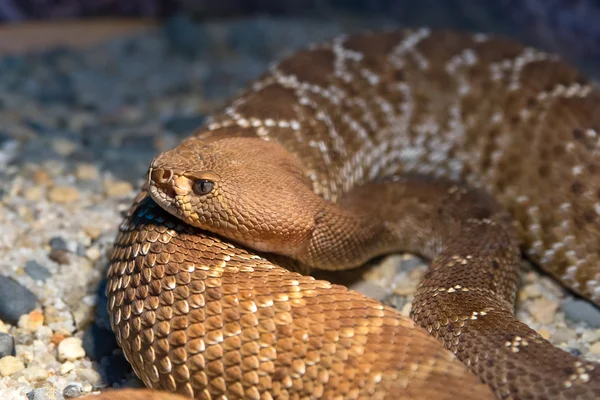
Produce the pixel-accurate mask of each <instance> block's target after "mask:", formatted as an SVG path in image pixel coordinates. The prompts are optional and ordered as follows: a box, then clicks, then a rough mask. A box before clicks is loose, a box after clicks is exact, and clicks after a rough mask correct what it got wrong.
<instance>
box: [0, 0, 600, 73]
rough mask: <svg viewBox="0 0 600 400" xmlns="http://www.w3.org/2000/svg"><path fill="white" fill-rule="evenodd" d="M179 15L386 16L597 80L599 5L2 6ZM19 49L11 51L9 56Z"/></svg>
mask: <svg viewBox="0 0 600 400" xmlns="http://www.w3.org/2000/svg"><path fill="white" fill-rule="evenodd" d="M182 14H183V15H186V16H188V17H189V18H192V19H194V20H206V19H215V18H225V19H226V18H240V17H250V16H256V15H261V16H288V17H289V16H295V17H298V16H302V17H310V18H332V17H335V18H339V17H341V16H361V17H369V16H373V17H382V16H385V17H387V18H389V19H391V20H393V21H396V22H398V23H399V24H409V25H422V24H426V25H431V26H437V27H455V28H462V29H469V30H485V31H492V32H498V33H503V34H507V35H511V36H513V37H516V38H518V39H519V40H522V41H525V42H527V43H529V44H532V45H536V46H539V47H542V48H544V49H547V50H550V51H555V52H558V53H560V54H562V55H563V56H565V57H567V58H569V59H570V60H573V61H574V62H576V63H578V64H579V65H583V66H584V67H585V68H586V69H587V70H588V71H592V72H595V70H597V67H598V65H600V63H599V62H598V60H599V54H600V0H419V1H415V0H219V1H214V0H0V21H1V22H4V24H10V23H12V24H14V23H20V22H24V21H40V20H44V21H64V20H81V19H86V20H90V19H97V18H107V17H110V18H129V19H131V18H137V19H140V18H144V22H143V23H142V22H141V21H139V20H138V21H137V24H147V23H148V20H147V19H149V18H150V19H152V20H155V21H170V20H172V19H176V18H178V17H181V15H182ZM108 25H116V26H115V27H114V31H115V32H117V33H120V32H123V31H128V30H129V29H133V28H132V26H135V25H136V22H131V21H129V22H127V23H125V22H124V21H119V22H115V21H114V20H112V21H110V22H108ZM124 25H127V26H128V28H125V27H124ZM29 29H31V28H29ZM107 30H109V29H108V28H107V27H98V26H96V25H95V26H94V28H93V29H91V31H90V32H88V33H87V35H85V36H97V37H104V36H106V35H108V33H106V32H107ZM20 32H22V31H20ZM22 36H27V35H22ZM30 36H31V34H30ZM34 36H35V35H34ZM51 36H52V37H53V38H54V37H55V36H57V35H56V34H53V35H51ZM67 36H69V35H67ZM71 36H72V35H71ZM45 40H46V41H47V40H48V38H46V39H45ZM64 40H66V41H69V40H70V41H77V40H79V41H82V42H85V41H86V40H91V39H87V38H79V39H74V38H73V37H71V38H70V39H69V38H66V39H64ZM3 41H4V42H6V41H7V40H2V36H0V49H2V42H3ZM22 41H24V42H27V43H23V44H22V45H21V46H25V45H26V44H28V43H29V41H27V40H25V39H22ZM18 45H19V43H16V44H15V43H13V44H12V46H11V49H14V47H15V46H18ZM6 46H7V45H6V43H5V44H4V47H6Z"/></svg>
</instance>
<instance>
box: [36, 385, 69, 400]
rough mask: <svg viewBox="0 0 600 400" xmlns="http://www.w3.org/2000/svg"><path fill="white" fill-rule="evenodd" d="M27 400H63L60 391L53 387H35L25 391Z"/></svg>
mask: <svg viewBox="0 0 600 400" xmlns="http://www.w3.org/2000/svg"><path fill="white" fill-rule="evenodd" d="M27 398H28V399H29V400H64V397H63V395H62V393H60V392H59V391H58V389H55V388H49V387H45V388H36V389H33V390H32V391H31V392H29V393H27Z"/></svg>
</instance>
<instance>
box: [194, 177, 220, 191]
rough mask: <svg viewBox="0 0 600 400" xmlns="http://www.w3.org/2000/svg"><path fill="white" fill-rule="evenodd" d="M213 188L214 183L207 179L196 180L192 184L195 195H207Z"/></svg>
mask: <svg viewBox="0 0 600 400" xmlns="http://www.w3.org/2000/svg"><path fill="white" fill-rule="evenodd" d="M214 187H215V183H214V182H212V181H209V180H207V179H198V180H197V181H196V182H194V192H196V194H208V193H210V192H211V191H212V190H213V189H214Z"/></svg>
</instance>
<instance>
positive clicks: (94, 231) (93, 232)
mask: <svg viewBox="0 0 600 400" xmlns="http://www.w3.org/2000/svg"><path fill="white" fill-rule="evenodd" d="M83 231H84V232H85V234H86V235H87V236H88V237H89V238H90V239H92V240H96V239H98V238H99V237H100V236H101V235H102V229H100V228H97V227H95V226H89V225H86V226H84V227H83Z"/></svg>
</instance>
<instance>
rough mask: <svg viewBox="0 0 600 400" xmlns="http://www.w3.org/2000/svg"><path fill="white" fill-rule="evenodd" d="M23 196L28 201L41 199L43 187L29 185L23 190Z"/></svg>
mask: <svg viewBox="0 0 600 400" xmlns="http://www.w3.org/2000/svg"><path fill="white" fill-rule="evenodd" d="M23 197H25V199H26V200H29V201H41V200H42V199H43V198H44V188H43V187H41V186H30V187H28V188H26V189H25V190H24V191H23Z"/></svg>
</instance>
